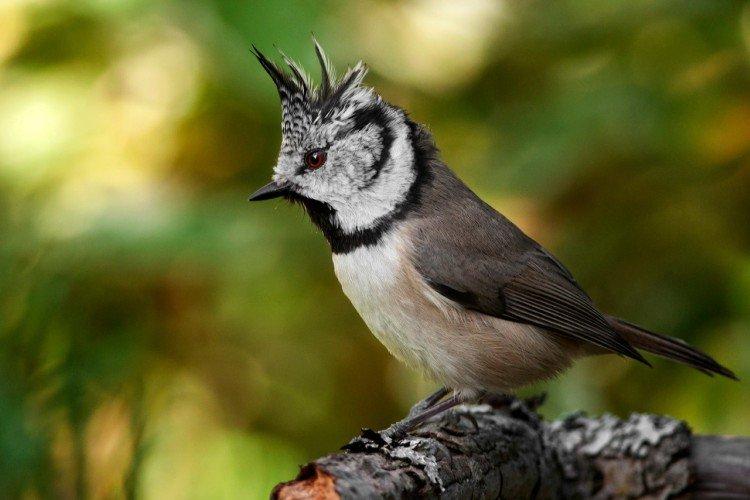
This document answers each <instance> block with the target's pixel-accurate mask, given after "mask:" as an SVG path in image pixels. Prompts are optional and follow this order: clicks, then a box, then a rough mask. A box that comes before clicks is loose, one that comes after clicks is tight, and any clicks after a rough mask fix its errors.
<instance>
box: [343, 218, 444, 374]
mask: <svg viewBox="0 0 750 500" xmlns="http://www.w3.org/2000/svg"><path fill="white" fill-rule="evenodd" d="M407 259H408V248H407V247H406V242H405V241H404V238H403V237H402V235H400V234H399V232H398V231H391V232H390V233H388V234H386V235H385V236H384V237H383V238H382V239H381V240H380V242H379V243H378V244H377V245H374V246H363V247H360V248H358V249H356V250H354V251H353V252H350V253H347V254H342V255H337V254H334V256H333V265H334V269H335V271H336V276H337V277H338V279H339V282H340V283H341V287H342V289H343V290H344V293H345V294H346V295H347V297H349V300H350V301H351V302H352V304H353V305H354V307H355V309H357V312H359V314H360V316H362V319H363V320H364V321H365V323H366V324H367V326H368V327H369V328H370V330H371V331H372V332H373V334H375V336H376V337H377V338H378V340H380V341H381V342H382V343H383V344H384V345H385V346H386V348H388V350H389V351H390V352H391V354H393V355H394V356H395V357H397V358H398V359H400V360H401V361H403V362H404V363H406V364H408V365H410V366H413V367H416V368H418V369H420V370H421V371H423V372H426V373H427V375H428V376H430V377H432V378H434V379H437V380H440V381H443V380H444V379H445V376H444V374H443V372H445V371H446V370H450V369H451V366H452V365H453V364H454V363H453V361H452V360H450V359H447V358H446V356H444V355H443V354H442V353H441V350H440V347H439V345H437V343H436V342H435V339H434V338H433V335H431V332H430V331H429V330H430V320H429V318H426V317H424V316H423V314H421V312H420V307H421V302H422V301H423V294H421V295H420V291H419V290H415V289H414V286H413V283H412V280H410V279H409V270H410V267H409V266H410V264H409V263H408V260H407ZM425 312H426V311H425Z"/></svg>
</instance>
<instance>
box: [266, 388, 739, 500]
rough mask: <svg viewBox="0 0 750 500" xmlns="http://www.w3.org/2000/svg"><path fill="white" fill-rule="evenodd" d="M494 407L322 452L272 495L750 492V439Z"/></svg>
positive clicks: (511, 405) (642, 418)
mask: <svg viewBox="0 0 750 500" xmlns="http://www.w3.org/2000/svg"><path fill="white" fill-rule="evenodd" d="M493 405H494V407H493ZM493 405H490V404H483V405H471V406H461V407H458V408H456V409H455V410H454V411H449V412H446V413H444V414H443V415H440V416H438V417H436V418H434V419H432V420H431V421H429V422H428V423H427V424H425V425H424V426H422V427H421V428H419V429H417V430H416V431H414V432H413V433H411V434H410V435H409V436H408V437H407V438H406V439H404V440H402V441H401V442H399V443H396V444H392V445H384V446H378V447H375V446H368V447H367V449H364V450H362V451H359V452H342V453H337V454H333V455H329V456H327V457H324V458H321V459H318V460H316V461H314V462H312V463H310V464H308V465H306V466H304V467H303V468H302V470H301V471H300V473H299V475H298V476H297V478H296V479H295V480H293V481H290V482H288V483H282V484H280V485H278V486H277V487H276V488H275V489H274V491H273V494H272V496H273V497H274V498H279V499H296V498H381V497H390V498H401V497H413V496H419V497H433V498H434V497H445V498H472V497H482V498H485V497H492V498H514V499H517V498H561V497H562V498H641V497H649V498H666V497H667V496H670V497H671V496H689V495H691V494H695V495H696V496H700V498H748V497H750V438H722V437H714V436H693V435H692V434H691V432H690V430H689V428H688V426H687V425H686V424H685V423H683V422H681V421H678V420H674V419H672V418H669V417H662V416H656V415H640V414H633V415H631V416H630V417H629V418H628V419H627V420H621V419H618V418H616V417H613V416H611V415H605V416H603V417H601V418H598V419H592V418H587V417H585V416H584V415H583V414H576V415H573V416H570V417H568V418H566V419H564V420H558V421H554V422H543V421H542V420H541V419H540V418H539V417H538V416H537V414H536V413H534V411H533V409H531V408H530V406H533V405H529V404H527V403H524V402H521V401H519V400H515V399H514V400H510V401H508V400H503V401H500V400H497V401H495V402H493Z"/></svg>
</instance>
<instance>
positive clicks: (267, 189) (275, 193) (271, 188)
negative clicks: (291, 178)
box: [247, 181, 289, 201]
mask: <svg viewBox="0 0 750 500" xmlns="http://www.w3.org/2000/svg"><path fill="white" fill-rule="evenodd" d="M288 192H289V186H288V185H279V184H276V181H271V182H269V183H268V184H266V185H265V186H263V187H262V188H260V189H259V190H257V191H256V192H254V193H253V194H251V195H250V197H249V198H248V199H247V200H248V201H261V200H271V199H273V198H278V197H280V196H284V195H285V194H287V193H288Z"/></svg>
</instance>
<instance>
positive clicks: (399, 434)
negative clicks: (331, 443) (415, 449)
mask: <svg viewBox="0 0 750 500" xmlns="http://www.w3.org/2000/svg"><path fill="white" fill-rule="evenodd" d="M448 392H449V391H448V389H445V388H442V389H439V390H438V391H436V392H435V393H433V394H430V395H429V396H427V397H426V398H424V399H423V400H421V401H419V402H418V403H417V404H415V405H414V406H412V407H411V409H410V410H409V413H408V414H407V415H406V417H405V418H404V419H402V420H399V421H398V422H396V423H395V424H392V425H391V426H390V427H388V428H387V429H383V430H381V431H374V430H372V429H369V428H364V429H362V432H361V433H360V434H359V436H357V437H355V438H354V439H352V440H351V441H349V443H347V444H345V445H344V446H342V447H341V449H342V450H347V451H351V452H363V451H372V450H377V449H380V448H383V447H384V446H388V445H391V444H394V443H398V442H399V441H401V440H402V439H404V438H405V437H406V435H407V434H408V432H409V431H410V430H412V429H414V428H415V427H417V426H418V425H419V424H421V423H422V422H424V420H425V419H426V418H428V417H429V416H431V415H432V414H434V412H432V411H430V410H432V409H433V408H434V407H436V406H437V404H438V403H439V402H440V400H441V399H443V398H444V397H445V396H446V395H447V394H448Z"/></svg>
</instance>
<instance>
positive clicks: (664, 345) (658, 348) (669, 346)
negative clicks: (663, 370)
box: [607, 316, 739, 380]
mask: <svg viewBox="0 0 750 500" xmlns="http://www.w3.org/2000/svg"><path fill="white" fill-rule="evenodd" d="M607 321H608V322H609V324H610V326H612V328H614V330H615V331H616V332H617V333H619V334H620V335H622V336H623V338H625V340H627V341H628V342H629V343H630V344H632V345H633V347H637V348H638V349H643V350H644V351H648V352H650V353H652V354H656V355H658V356H662V357H664V358H667V359H672V360H674V361H679V362H680V363H685V364H686V365H690V366H692V367H693V368H695V369H696V370H700V371H702V372H703V373H705V374H706V375H709V376H713V374H714V373H718V374H719V375H724V376H725V377H728V378H731V379H733V380H739V379H738V378H737V376H736V375H735V374H734V373H732V371H731V370H730V369H728V368H726V367H724V366H722V365H720V364H719V363H718V362H717V361H716V360H715V359H713V358H712V357H711V356H709V355H708V354H705V353H703V352H701V351H699V350H698V349H696V348H695V347H693V346H691V345H690V344H688V343H687V342H684V341H682V340H680V339H676V338H674V337H667V336H666V335H660V334H658V333H654V332H649V331H648V330H645V329H643V328H641V327H640V326H636V325H634V324H632V323H628V322H627V321H625V320H622V319H619V318H615V317H613V316H607Z"/></svg>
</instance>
